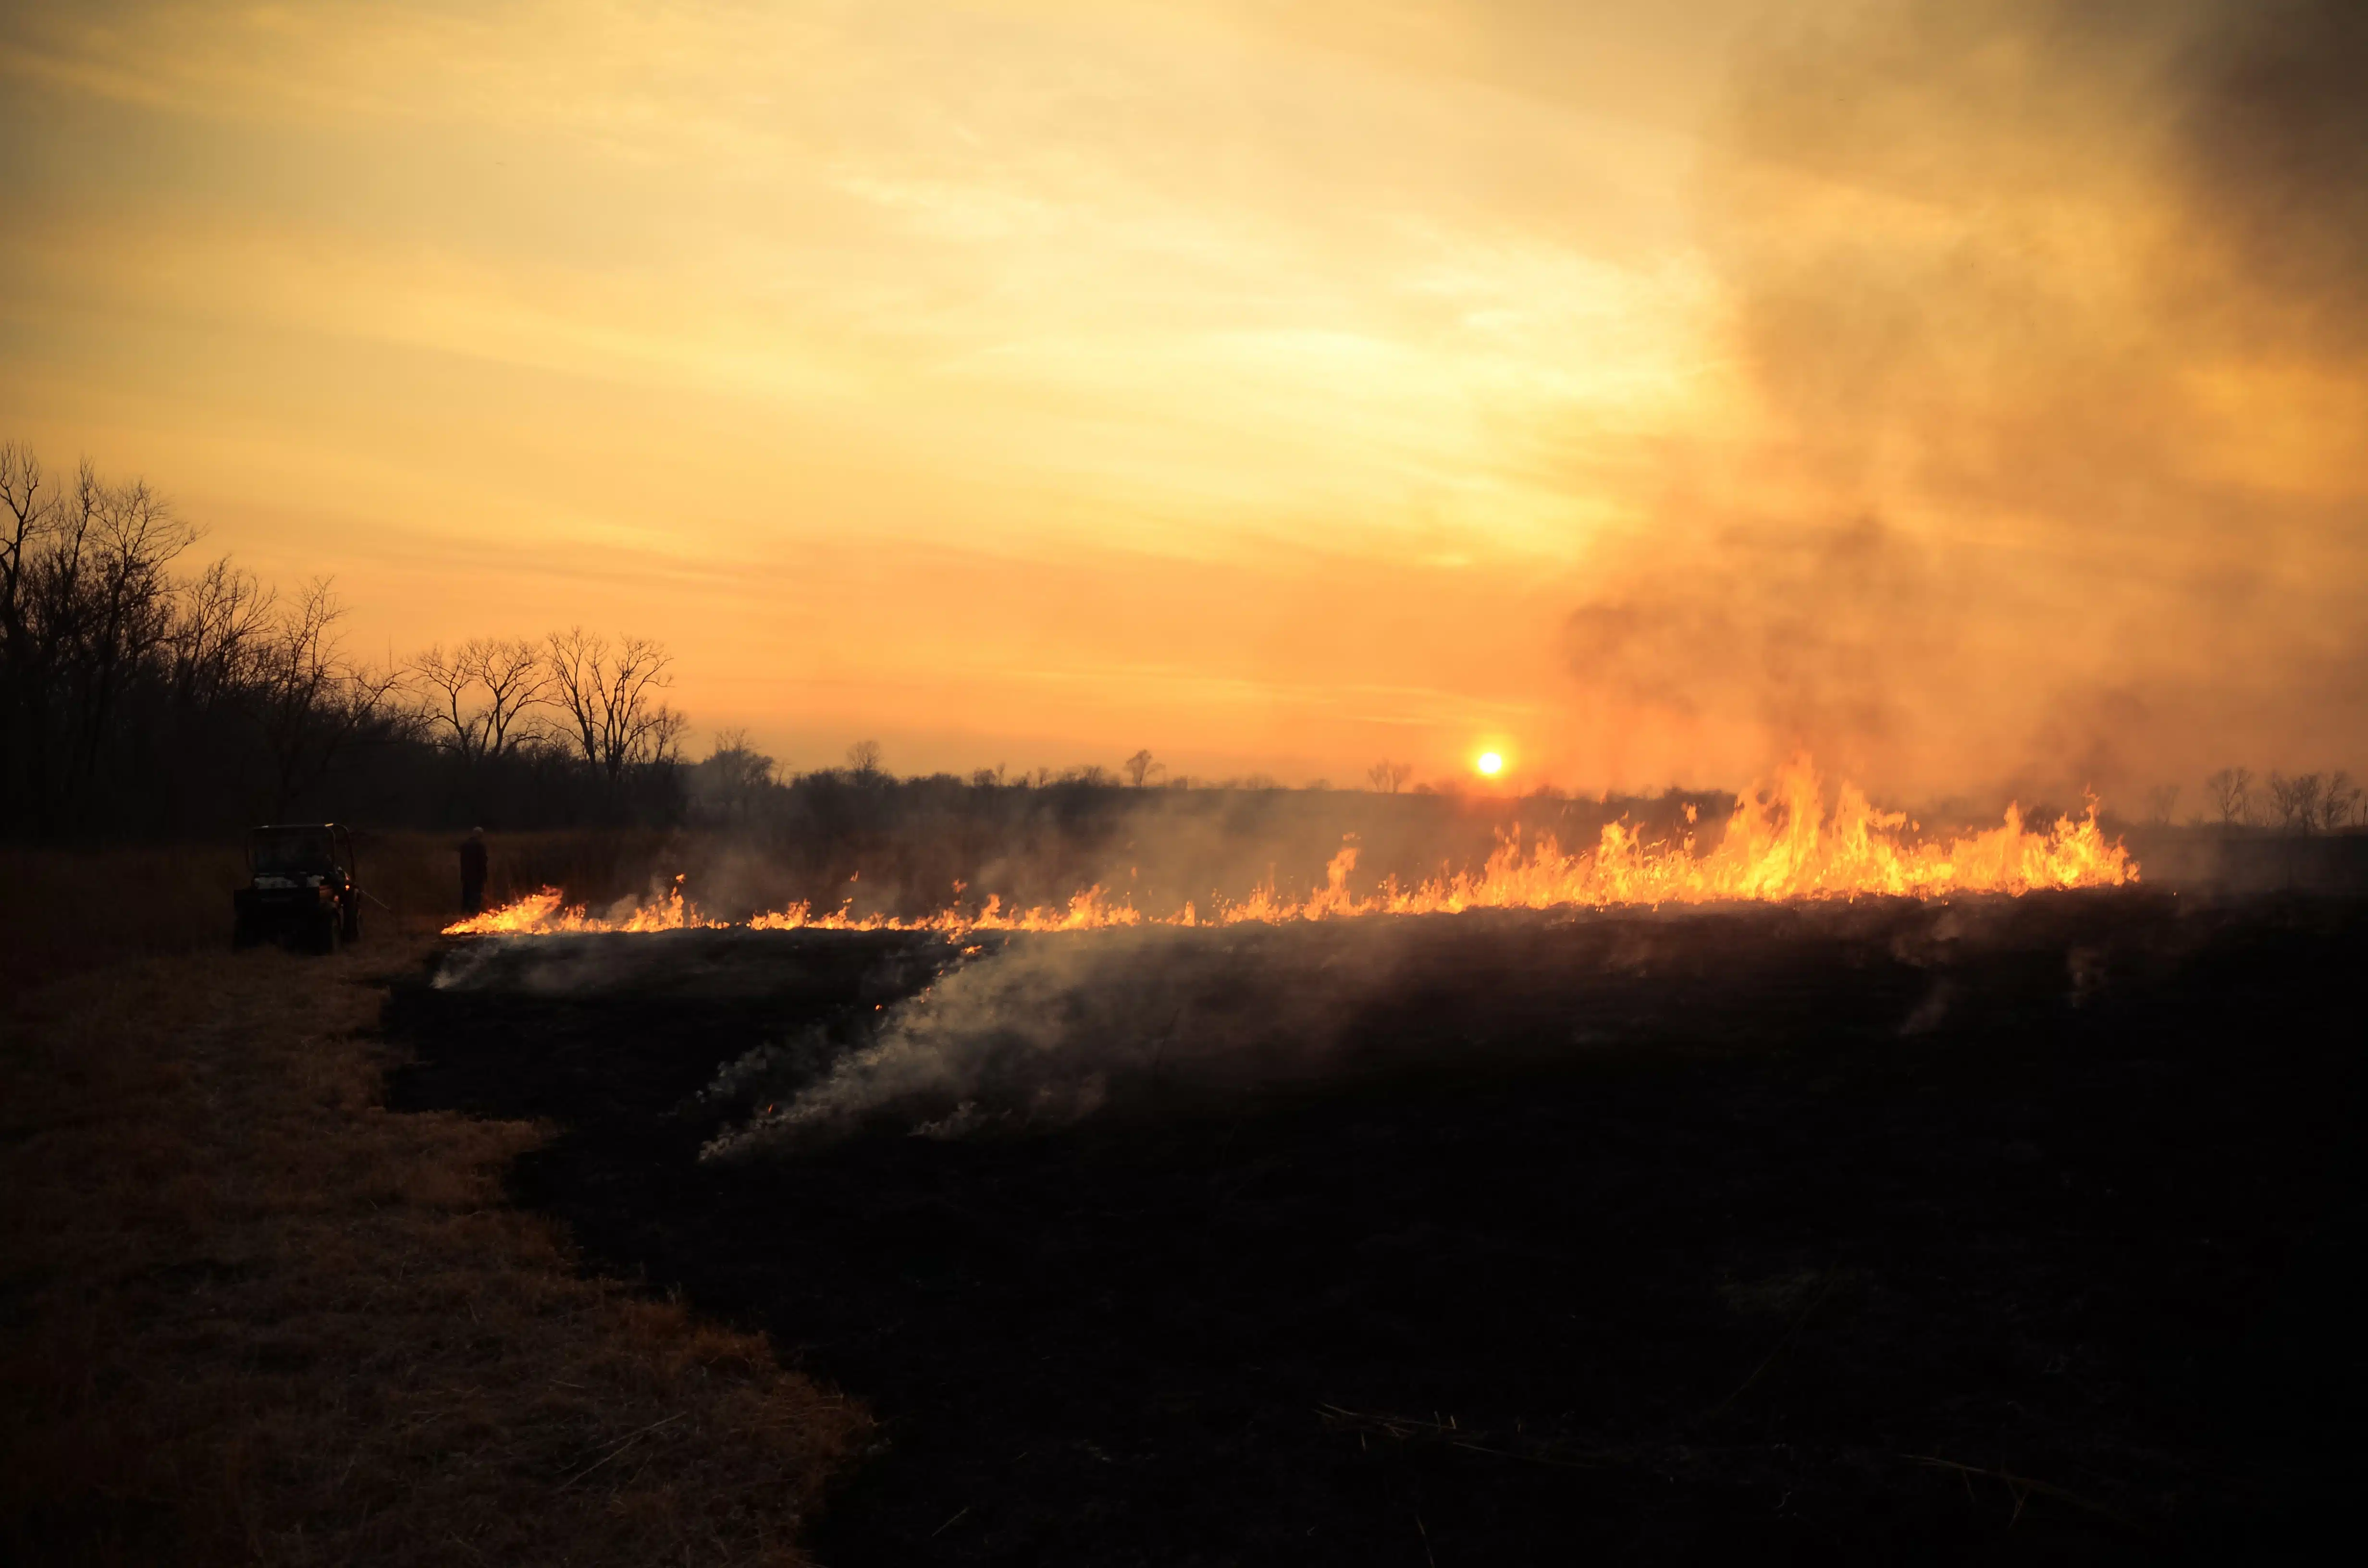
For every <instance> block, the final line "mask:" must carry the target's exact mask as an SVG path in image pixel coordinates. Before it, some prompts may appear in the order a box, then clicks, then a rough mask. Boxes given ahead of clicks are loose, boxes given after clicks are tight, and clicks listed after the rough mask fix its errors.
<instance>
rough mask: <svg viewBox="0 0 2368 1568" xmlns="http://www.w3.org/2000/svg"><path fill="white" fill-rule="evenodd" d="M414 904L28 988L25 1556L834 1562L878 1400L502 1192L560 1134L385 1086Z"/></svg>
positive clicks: (2, 1140) (16, 1380) (20, 1324)
mask: <svg viewBox="0 0 2368 1568" xmlns="http://www.w3.org/2000/svg"><path fill="white" fill-rule="evenodd" d="M413 926H414V930H413V931H412V933H411V934H408V935H403V936H396V937H383V936H381V937H376V938H374V939H373V940H370V941H368V942H365V943H364V944H362V945H360V946H359V947H357V948H352V949H347V950H346V951H344V952H342V953H340V954H338V955H336V957H333V958H326V959H316V958H298V957H291V956H290V955H287V954H283V953H280V952H278V951H275V950H270V949H266V950H263V951H260V952H256V953H252V954H241V955H238V956H237V957H235V958H233V957H232V956H231V955H230V954H228V953H226V952H222V951H211V952H181V953H165V954H152V955H149V956H144V957H137V958H131V959H128V960H120V961H116V962H112V963H108V964H107V965H105V966H103V967H97V968H94V969H90V970H87V971H83V972H79V973H72V974H68V975H65V976H64V977H63V978H60V979H57V980H54V981H51V982H50V983H46V984H39V985H35V986H32V987H29V988H26V989H22V990H18V991H17V992H16V993H15V994H12V995H10V996H9V997H8V998H7V1005H6V1007H5V1009H0V1091H5V1092H0V1191H5V1193H6V1200H5V1202H0V1549H5V1550H0V1556H8V1557H10V1558H11V1559H12V1560H14V1561H17V1562H60V1563H116V1562H122V1563H131V1562H188V1563H204V1562H253V1563H271V1564H298V1563H313V1562H321V1563H327V1562H373V1563H410V1562H438V1563H447V1562H478V1561H483V1562H502V1563H525V1562H553V1563H557V1562H567V1563H598V1562H620V1563H624V1562H631V1563H654V1562H768V1563H769V1562H782V1563H788V1562H800V1561H803V1559H802V1557H801V1555H800V1553H799V1551H798V1547H797V1540H798V1536H799V1533H800V1528H801V1521H802V1520H803V1519H804V1518H805V1517H808V1515H809V1514H810V1513H811V1512H812V1511H813V1510H814V1508H815V1506H817V1505H818V1503H819V1501H820V1499H821V1495H822V1492H823V1489H824V1487H825V1484H826V1483H827V1482H828V1480H829V1479H830V1477H831V1476H832V1474H833V1473H834V1472H835V1471H837V1470H838V1469H839V1468H840V1467H841V1466H842V1465H844V1464H845V1463H846V1462H848V1460H849V1459H850V1458H851V1457H852V1456H853V1455H854V1454H855V1453H856V1452H857V1451H858V1450H859V1449H861V1448H862V1447H863V1445H864V1444H865V1442H866V1440H867V1437H868V1434H869V1433H870V1431H871V1423H870V1421H869V1418H868V1417H867V1416H866V1415H864V1413H863V1412H862V1411H861V1409H860V1407H858V1406H856V1405H855V1404H853V1403H850V1402H848V1400H846V1399H844V1398H843V1397H840V1396H838V1395H837V1394H835V1393H833V1392H829V1391H826V1390H824V1389H821V1388H819V1387H817V1386H816V1385H814V1383H812V1382H810V1381H807V1380H806V1379H805V1378H804V1377H803V1376H802V1375H800V1374H799V1373H797V1372H796V1371H794V1370H791V1369H783V1368H782V1367H780V1365H779V1364H778V1363H777V1362H776V1360H775V1358H774V1356H773V1353H772V1350H771V1348H770V1346H768V1344H767V1342H766V1341H765V1340H764V1339H762V1338H761V1337H758V1336H755V1335H746V1334H741V1333H737V1332H734V1331H731V1330H729V1329H726V1328H724V1327H721V1326H718V1325H716V1324H712V1323H708V1322H702V1321H701V1320H700V1319H698V1318H697V1317H695V1316H693V1315H692V1314H691V1313H689V1312H687V1311H686V1310H685V1309H684V1308H683V1307H682V1306H681V1305H680V1304H678V1303H676V1302H673V1301H655V1300H651V1299H648V1298H647V1296H646V1295H645V1294H643V1293H637V1292H636V1291H635V1290H632V1289H631V1288H629V1287H627V1286H626V1285H623V1284H621V1283H619V1282H616V1281H612V1280H607V1279H602V1278H593V1277H588V1276H586V1274H585V1273H583V1272H582V1271H581V1270H580V1269H579V1268H578V1267H577V1266H576V1260H575V1257H574V1256H573V1254H572V1252H571V1250H570V1247H569V1245H568V1244H567V1242H566V1240H565V1238H564V1235H563V1234H561V1233H559V1232H557V1231H556V1230H555V1229H554V1228H553V1227H552V1225H551V1224H550V1223H549V1222H548V1221H543V1220H541V1219H539V1218H536V1217H533V1216H530V1215H528V1214H525V1213H522V1212H520V1211H518V1210H515V1209H512V1208H510V1207H508V1206H507V1204H506V1203H505V1202H504V1199H503V1196H502V1190H501V1184H502V1172H503V1169H504V1167H505V1166H506V1165H507V1163H508V1162H509V1161H510V1160H511V1159H513V1158H515V1157H516V1156H517V1155H518V1153H520V1152H522V1151H524V1150H526V1149H529V1148H530V1147H532V1146H534V1144H535V1143H536V1142H539V1141H540V1139H541V1137H542V1136H543V1132H542V1131H541V1130H539V1129H538V1128H536V1127H534V1126H531V1125H529V1124H526V1123H522V1122H515V1121H490V1120H480V1119H471V1118H468V1117H464V1116H461V1115H457V1114H452V1113H426V1114H397V1113H393V1112H390V1111H388V1110H387V1109H386V1108H384V1105H383V1103H382V1095H381V1086H382V1082H383V1074H384V1071H385V1069H386V1067H387V1066H388V1065H389V1058H388V1055H387V1052H386V1051H385V1049H384V1048H383V1047H381V1046H380V1045H379V1044H378V1043H376V1041H375V1040H374V1038H373V1034H372V1030H373V1026H374V1024H375V1022H376V1018H377V1016H378V1009H379V1006H380V1005H381V1001H382V999H383V996H384V986H385V984H386V983H387V982H388V981H389V980H390V979H391V978H392V977H393V976H394V975H395V974H397V973H400V972H403V971H407V970H410V969H412V968H413V967H414V966H416V965H417V964H418V963H419V962H421V961H422V960H423V958H424V956H425V944H426V943H427V941H428V940H430V939H431V938H430V937H427V935H426V934H425V929H424V927H423V926H421V924H420V923H418V922H416V921H415V922H414V923H413Z"/></svg>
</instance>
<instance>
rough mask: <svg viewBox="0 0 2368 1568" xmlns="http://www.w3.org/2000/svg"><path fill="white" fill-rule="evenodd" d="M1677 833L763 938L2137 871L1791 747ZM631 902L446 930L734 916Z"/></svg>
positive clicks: (1544, 843)
mask: <svg viewBox="0 0 2368 1568" xmlns="http://www.w3.org/2000/svg"><path fill="white" fill-rule="evenodd" d="M1686 822H1687V824H1689V825H1688V827H1687V830H1686V831H1685V832H1684V833H1683V835H1681V836H1680V837H1679V838H1678V839H1677V840H1675V841H1674V842H1660V843H1649V842H1647V841H1646V840H1645V837H1644V836H1643V835H1641V834H1640V833H1639V831H1638V829H1637V828H1636V827H1635V826H1634V824H1630V823H1628V822H1626V821H1624V820H1620V821H1613V822H1611V823H1608V824H1604V826H1603V827H1602V829H1601V830H1600V835H1599V836H1598V839H1597V842H1596V843H1595V844H1594V845H1593V846H1590V847H1587V848H1581V849H1577V850H1565V848H1564V847H1563V846H1562V844H1561V841H1560V840H1559V839H1558V838H1557V837H1555V836H1554V835H1552V834H1541V835H1537V836H1535V837H1533V838H1530V839H1528V840H1527V841H1525V840H1524V838H1523V835H1522V834H1521V833H1520V830H1519V828H1518V827H1515V828H1508V829H1505V830H1503V831H1501V832H1500V834H1499V835H1498V838H1497V846H1496V850H1495V852H1494V853H1493V854H1491V855H1490V856H1489V857H1488V858H1487V860H1486V862H1485V864H1483V865H1482V866H1481V867H1479V868H1478V869H1463V870H1449V869H1442V870H1441V871H1440V873H1439V874H1438V875H1436V876H1433V877H1429V878H1426V879H1423V880H1421V881H1417V882H1415V883H1413V884H1411V885H1409V884H1406V883H1405V882H1402V881H1400V880H1399V879H1398V877H1397V876H1395V874H1390V875H1384V876H1383V877H1382V878H1380V879H1379V880H1378V881H1372V879H1368V880H1367V884H1366V886H1365V887H1364V888H1362V889H1360V888H1358V887H1356V886H1353V885H1352V882H1351V879H1352V878H1353V877H1354V876H1355V875H1356V873H1357V871H1358V861H1359V859H1360V848H1359V846H1357V844H1356V843H1355V842H1354V841H1353V837H1352V838H1351V840H1350V841H1349V842H1348V843H1345V844H1343V845H1342V846H1341V847H1340V848H1339V850H1338V852H1337V853H1336V854H1334V855H1333V856H1332V858H1331V860H1330V862H1329V864H1327V865H1326V867H1325V869H1324V881H1323V883H1322V885H1320V886H1316V887H1314V888H1312V889H1311V891H1309V892H1307V893H1306V894H1305V895H1304V896H1299V895H1294V894H1292V893H1286V892H1281V890H1280V889H1279V888H1278V887H1277V885H1276V883H1275V881H1274V880H1273V877H1272V875H1271V873H1269V877H1268V879H1267V881H1264V882H1262V883H1261V884H1259V885H1258V887H1256V888H1253V889H1252V890H1251V891H1250V892H1249V893H1248V895H1247V897H1239V898H1234V897H1228V896H1226V895H1225V894H1224V892H1212V894H1211V896H1210V901H1209V903H1208V904H1207V905H1206V906H1205V907H1203V906H1201V905H1199V904H1197V903H1185V904H1183V906H1182V907H1181V908H1180V909H1178V910H1176V911H1175V912H1173V913H1170V914H1164V915H1163V914H1146V913H1145V912H1144V911H1143V910H1142V909H1140V908H1138V907H1137V906H1136V905H1135V903H1133V900H1132V899H1131V898H1129V897H1125V896H1113V895H1112V894H1110V892H1107V891H1106V890H1105V889H1104V888H1103V887H1102V886H1100V885H1099V884H1097V885H1095V886H1092V887H1089V888H1086V889H1084V890H1083V891H1080V892H1076V893H1075V894H1074V895H1073V896H1071V897H1070V898H1069V899H1068V900H1067V901H1066V902H1065V903H1060V904H1054V905H1047V906H1040V907H1008V906H1006V905H1005V904H1004V903H1003V902H1002V900H1001V898H1000V897H998V896H989V897H987V898H986V899H985V901H984V902H983V903H976V902H969V903H966V902H964V901H963V900H962V897H961V894H962V884H961V883H959V882H958V883H956V884H955V887H954V892H955V894H956V901H955V902H954V903H951V904H949V905H947V906H945V907H943V908H941V909H939V910H937V911H935V912H933V913H931V914H928V915H921V916H918V917H916V918H899V917H896V916H893V915H882V914H873V915H859V914H857V913H855V912H854V910H853V908H852V906H851V904H850V905H848V906H845V907H841V908H839V909H837V910H825V911H817V910H816V909H814V907H813V906H812V905H811V904H807V903H795V904H791V905H790V906H788V907H786V908H783V909H779V910H773V911H768V912H764V913H759V914H757V915H754V916H752V917H751V918H749V919H748V920H747V921H746V924H747V925H748V926H752V927H753V928H755V929H757V930H760V931H768V930H769V931H782V930H803V929H809V928H813V929H824V930H865V931H878V930H899V931H938V932H943V933H945V934H948V935H961V934H963V933H968V932H973V931H1030V932H1051V931H1083V930H1106V929H1110V928H1112V927H1123V926H1143V925H1156V926H1203V925H1215V926H1234V925H1247V924H1258V925H1282V924H1286V923H1290V922H1294V921H1312V920H1345V919H1356V918H1360V917H1365V916H1371V915H1456V914H1462V913H1463V912H1465V911H1467V910H1475V909H1497V910H1503V909H1530V910H1541V909H1554V908H1561V907H1567V906H1580V907H1597V908H1601V907H1608V906H1611V905H1617V904H1660V903H1726V902H1732V901H1738V900H1742V901H1759V902H1781V901H1789V900H1826V899H1838V898H1839V899H1850V898H1863V897H1901V896H1906V897H1915V898H1941V897H1949V896H1952V895H1956V894H1963V893H2011V894H2018V895H2019V894H2021V893H2025V892H2033V891H2035V890H2042V889H2045V890H2056V891H2061V890H2066V889H2072V888H2106V887H2121V886H2123V885H2124V884H2126V883H2129V882H2134V881H2137V880H2138V874H2139V873H2138V867H2137V864H2136V862H2135V860H2133V859H2132V858H2130V855H2129V852H2128V850H2127V849H2126V848H2125V847H2123V845H2122V843H2121V841H2120V840H2119V839H2108V837H2107V836H2106V834H2105V831H2104V828H2103V825H2102V824H2101V823H2100V821H2099V818H2098V813H2097V802H2096V801H2095V800H2094V799H2093V798H2091V799H2090V801H2089V807H2088V811H2087V812H2086V813H2085V814H2084V815H2083V816H2080V817H2071V816H2065V817H2059V818H2058V819H2057V820H2056V821H2055V823H2054V824H2053V825H2050V826H2045V827H2042V828H2033V827H2032V826H2031V825H2029V824H2026V822H2025V820H2024V818H2023V815H2022V812H2021V809H2020V808H2019V807H2016V806H2013V805H2009V806H2008V807H2007V809H2006V812H2005V814H2004V818H2003V820H2002V821H2001V822H2000V823H1999V824H1998V825H1997V826H1996V827H1993V828H1988V829H1987V830H1985V831H1980V832H1974V833H1962V834H1955V835H1932V836H1929V837H1928V836H1926V835H1923V834H1922V833H1921V830H1920V828H1919V826H1918V824H1913V823H1911V822H1910V821H1909V819H1908V817H1907V813H1906V812H1897V811H1885V810H1883V809H1881V808H1879V807H1877V806H1875V805H1874V804H1873V802H1872V801H1869V800H1868V798H1867V796H1866V794H1865V793H1864V791H1862V790H1860V789H1858V788H1857V787H1856V786H1855V785H1852V784H1849V783H1844V784H1842V785H1840V786H1839V789H1838V790H1835V791H1833V792H1832V795H1831V798H1830V800H1829V799H1828V794H1827V790H1826V787H1825V782H1824V780H1822V779H1821V778H1819V777H1818V776H1817V772H1816V767H1815V765H1814V764H1813V763H1812V762H1811V760H1810V759H1809V758H1808V757H1806V756H1799V757H1795V758H1794V759H1793V761H1792V762H1790V763H1788V764H1787V765H1786V766H1785V767H1782V768H1781V769H1779V770H1778V772H1777V774H1776V777H1775V779H1774V782H1773V783H1772V784H1770V785H1769V786H1767V787H1765V788H1763V789H1758V790H1753V791H1751V792H1750V793H1748V794H1746V795H1743V796H1741V797H1739V798H1738V799H1737V800H1736V806H1735V811H1734V813H1733V815H1732V816H1731V817H1730V818H1729V819H1728V820H1727V822H1726V823H1725V824H1723V825H1722V826H1721V827H1720V828H1719V829H1718V830H1717V834H1716V838H1715V842H1714V843H1713V844H1712V845H1710V846H1700V845H1698V844H1697V843H1696V840H1695V836H1694V834H1693V832H1692V827H1691V824H1693V822H1694V812H1693V809H1692V807H1691V806H1689V807H1688V808H1687V810H1686ZM685 880H686V879H685V878H683V877H680V876H677V878H675V880H674V885H673V887H672V888H670V889H667V890H666V891H664V892H658V893H655V894H654V895H653V896H650V897H648V898H645V899H643V900H640V901H638V902H635V901H631V900H628V901H623V902H620V903H619V904H617V905H616V906H615V907H613V908H610V909H609V910H608V911H606V912H605V913H602V914H598V915H595V914H591V913H588V909H589V905H588V903H575V904H570V903H568V895H567V894H566V893H565V892H563V891H562V890H561V888H560V887H559V886H555V885H553V886H545V887H543V888H542V889H541V891H540V892H532V893H529V894H528V895H526V896H525V897H522V898H519V899H517V900H515V901H513V902H511V903H507V904H505V905H502V906H500V907H498V908H495V909H491V910H488V911H486V912H485V913H484V914H482V915H477V916H475V917H473V918H471V919H468V920H462V921H459V922H456V923H454V924H453V925H451V926H448V927H446V931H447V934H448V935H454V936H544V935H552V934H570V933H585V932H618V933H644V932H654V931H680V930H686V929H691V928H695V927H700V926H707V927H716V926H725V925H729V924H733V922H729V921H725V920H721V919H717V918H715V917H713V916H712V915H707V914H706V913H704V912H702V911H701V910H700V908H699V906H698V905H697V904H696V903H693V902H692V901H691V900H690V899H689V897H687V896H686V895H685V893H684V891H683V883H684V881H685Z"/></svg>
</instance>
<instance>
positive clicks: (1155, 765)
mask: <svg viewBox="0 0 2368 1568" xmlns="http://www.w3.org/2000/svg"><path fill="white" fill-rule="evenodd" d="M1119 768H1120V770H1121V772H1123V773H1124V774H1125V775H1126V781H1127V782H1128V783H1129V784H1132V785H1133V786H1134V787H1135V788H1136V789H1138V790H1140V789H1142V788H1143V787H1144V785H1145V784H1146V783H1149V782H1150V781H1151V779H1152V778H1154V777H1156V775H1158V774H1162V773H1165V772H1167V764H1166V763H1164V762H1156V761H1154V760H1153V759H1152V756H1151V748H1150V747H1149V746H1145V747H1144V748H1143V749H1142V750H1141V751H1139V752H1136V753H1135V754H1134V755H1133V756H1131V757H1128V758H1127V759H1126V760H1125V761H1124V762H1121V763H1120V764H1119Z"/></svg>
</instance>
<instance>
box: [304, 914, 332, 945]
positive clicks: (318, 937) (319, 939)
mask: <svg viewBox="0 0 2368 1568" xmlns="http://www.w3.org/2000/svg"><path fill="white" fill-rule="evenodd" d="M305 946H306V947H308V948H310V949H312V950H313V952H316V953H334V952H336V950H337V912H336V910H334V909H333V910H331V911H329V912H328V913H327V914H325V915H322V916H321V917H320V919H319V920H318V921H317V922H315V923H314V925H313V939H312V940H311V941H310V942H308V943H306V944H305Z"/></svg>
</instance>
